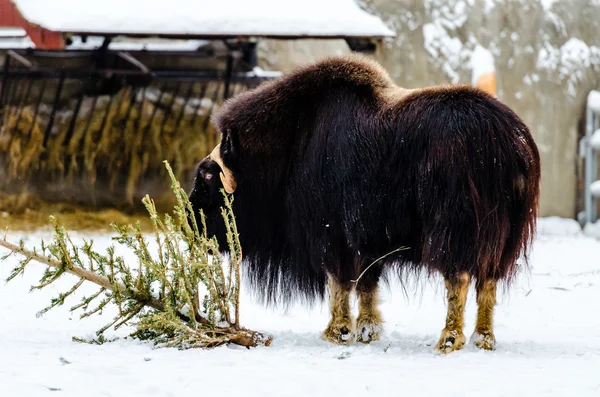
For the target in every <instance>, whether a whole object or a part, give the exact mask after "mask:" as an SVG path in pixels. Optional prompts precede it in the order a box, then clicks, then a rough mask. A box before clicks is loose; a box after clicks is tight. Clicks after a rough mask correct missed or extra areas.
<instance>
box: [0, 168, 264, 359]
mask: <svg viewBox="0 0 600 397" xmlns="http://www.w3.org/2000/svg"><path fill="white" fill-rule="evenodd" d="M165 165H166V167H167V171H168V173H169V175H170V177H171V180H172V190H173V192H174V193H175V197H176V201H177V204H176V205H175V206H174V211H173V216H171V215H169V214H167V215H165V216H164V217H163V218H162V219H161V217H159V215H158V213H157V211H156V208H155V206H154V203H153V201H152V200H151V199H150V198H149V197H148V196H146V197H145V198H144V200H143V203H144V205H145V206H146V209H147V210H148V213H149V216H150V220H151V222H152V225H153V229H154V230H153V234H154V239H155V243H156V254H155V255H152V253H151V249H150V246H149V242H148V240H147V236H146V235H144V234H143V233H142V231H141V230H140V227H139V225H136V226H133V225H128V226H118V225H111V226H112V227H113V228H114V230H115V231H116V232H117V234H118V235H117V236H116V237H114V238H113V239H114V240H115V241H117V242H118V243H119V244H120V245H122V246H124V247H126V248H129V249H131V250H132V251H133V252H134V254H135V255H136V257H137V259H138V268H137V269H132V268H130V267H129V266H127V265H126V264H125V260H124V259H123V257H121V256H118V255H116V254H115V250H114V247H111V248H109V249H108V250H107V253H106V254H101V253H98V252H96V251H94V249H93V242H88V241H84V243H83V245H81V246H77V245H76V244H74V243H73V241H72V240H71V238H70V236H69V235H68V233H67V232H66V231H65V229H64V228H63V227H61V226H60V225H58V223H57V222H56V220H55V219H54V218H51V221H52V224H53V226H54V230H55V234H54V241H53V242H52V243H50V244H48V245H46V244H44V243H43V242H42V246H41V250H37V249H33V250H28V249H26V248H25V246H24V243H23V241H21V242H20V243H19V244H13V243H10V242H8V241H7V240H6V236H5V237H4V239H3V240H0V246H3V247H5V248H7V249H8V250H10V253H9V254H8V255H6V256H4V257H3V258H2V260H5V259H7V258H8V257H9V256H11V255H13V254H18V255H22V256H23V257H24V258H23V259H21V260H20V261H19V265H18V266H17V267H16V268H15V269H13V271H12V272H11V274H10V276H9V277H8V279H7V281H11V280H12V279H14V278H15V277H16V276H18V275H19V274H21V273H22V272H23V271H24V270H25V268H26V267H27V266H29V264H30V263H32V262H38V263H41V264H44V265H46V266H47V269H46V271H45V273H44V274H43V276H42V278H41V279H40V283H39V285H37V286H34V287H32V288H33V289H41V288H44V287H47V286H48V285H50V284H52V283H54V282H55V281H56V280H58V279H60V278H61V276H63V275H65V274H72V275H75V276H77V277H79V280H78V281H77V282H76V283H75V284H74V285H73V287H72V288H70V289H69V290H68V291H65V292H63V293H61V294H60V295H59V296H58V297H56V298H54V299H52V301H51V303H50V305H49V306H48V307H46V308H44V309H43V310H41V311H40V314H43V313H45V312H47V311H48V310H50V309H52V308H54V307H56V306H60V305H63V304H64V303H65V301H66V299H67V298H68V297H70V296H71V295H72V294H73V293H74V292H75V291H77V289H78V288H79V287H80V286H81V285H83V284H84V283H85V282H89V283H94V284H96V285H97V286H98V287H99V289H98V291H97V292H96V293H95V294H93V295H90V296H86V297H84V298H83V299H82V301H81V302H80V303H78V304H77V305H75V306H73V307H71V309H70V310H71V311H78V310H81V311H82V312H83V313H82V315H81V317H82V318H84V317H88V316H91V315H94V314H97V313H100V312H101V311H102V309H103V308H104V307H106V306H107V305H109V304H114V305H116V306H117V307H118V309H119V310H118V314H117V315H116V316H115V318H114V319H113V320H112V321H111V322H110V323H108V324H107V325H106V326H104V327H102V328H101V329H100V330H98V331H97V336H98V337H99V340H100V341H102V340H104V332H105V331H106V330H108V329H109V328H111V327H112V328H114V329H118V328H119V327H121V326H122V325H125V324H130V325H134V326H135V327H136V330H135V332H133V333H132V334H131V336H132V337H134V338H138V339H141V340H149V341H153V342H155V343H156V344H158V345H160V346H167V347H177V348H180V349H187V348H196V347H214V346H219V345H222V344H226V343H234V344H238V345H242V346H246V347H253V346H259V345H265V346H268V345H269V344H270V343H271V337H270V336H268V335H264V334H261V333H259V332H256V331H252V330H248V329H245V328H243V327H241V326H240V324H239V307H240V303H239V296H240V264H241V261H242V251H241V247H240V243H239V239H238V234H237V228H236V224H235V219H234V217H233V213H232V209H231V201H230V199H229V198H228V197H227V196H226V195H225V208H223V209H222V214H223V220H224V222H225V225H226V228H227V236H228V245H229V252H230V258H229V261H228V263H226V262H225V261H224V260H223V257H222V255H221V254H220V253H219V247H218V244H217V242H216V240H215V239H214V238H213V239H209V238H208V236H207V235H206V233H205V232H204V233H200V232H199V230H198V228H197V227H196V226H195V225H196V223H195V221H194V222H192V224H193V227H192V226H190V224H189V223H188V222H187V217H188V214H192V215H191V216H194V215H193V211H191V204H190V203H189V201H188V199H187V195H186V193H185V191H184V190H183V189H182V188H181V187H180V185H179V182H177V179H176V178H175V176H174V174H173V172H172V170H171V168H170V166H169V164H168V162H166V161H165ZM201 221H202V222H204V219H202V220H201ZM204 230H206V229H204ZM203 290H204V291H205V293H202V292H201V291H203Z"/></svg>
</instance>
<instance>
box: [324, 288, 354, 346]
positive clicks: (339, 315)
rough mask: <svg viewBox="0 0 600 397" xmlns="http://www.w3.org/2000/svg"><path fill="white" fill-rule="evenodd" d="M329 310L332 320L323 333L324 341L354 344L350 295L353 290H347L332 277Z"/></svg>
mask: <svg viewBox="0 0 600 397" xmlns="http://www.w3.org/2000/svg"><path fill="white" fill-rule="evenodd" d="M328 284H329V309H330V312H331V320H329V325H328V326H327V329H325V331H324V332H323V339H325V340H327V341H329V342H332V343H338V344H350V343H352V342H354V326H353V321H352V314H351V313H350V293H351V292H352V288H345V287H344V286H342V285H340V284H339V283H338V282H337V281H336V280H334V279H333V278H332V277H329V283H328Z"/></svg>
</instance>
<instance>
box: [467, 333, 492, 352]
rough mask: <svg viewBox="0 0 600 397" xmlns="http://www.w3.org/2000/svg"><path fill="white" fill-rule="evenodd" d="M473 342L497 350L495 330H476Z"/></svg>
mask: <svg viewBox="0 0 600 397" xmlns="http://www.w3.org/2000/svg"><path fill="white" fill-rule="evenodd" d="M471 343H473V344H474V345H475V346H477V347H478V348H480V349H483V350H496V337H495V336H494V333H493V332H483V333H479V332H474V333H473V335H471Z"/></svg>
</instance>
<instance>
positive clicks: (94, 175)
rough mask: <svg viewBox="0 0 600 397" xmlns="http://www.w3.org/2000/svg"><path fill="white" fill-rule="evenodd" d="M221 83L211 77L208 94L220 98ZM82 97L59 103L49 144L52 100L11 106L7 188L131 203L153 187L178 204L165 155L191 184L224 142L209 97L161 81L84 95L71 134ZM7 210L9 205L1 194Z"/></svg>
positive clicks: (3, 173) (6, 130) (4, 160)
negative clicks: (186, 94) (191, 95)
mask: <svg viewBox="0 0 600 397" xmlns="http://www.w3.org/2000/svg"><path fill="white" fill-rule="evenodd" d="M220 88H222V85H219V84H214V85H212V86H210V85H209V89H208V90H207V92H206V95H207V97H212V98H216V97H217V96H216V94H217V93H218V91H216V90H218V89H220ZM189 89H190V90H191V88H189ZM180 91H183V90H180ZM77 102H78V99H77V98H75V99H71V100H69V101H67V103H65V104H64V105H63V106H61V108H60V109H58V110H57V112H56V115H55V118H54V122H53V126H52V128H51V131H50V135H49V139H48V142H47V147H44V146H43V141H44V133H45V131H46V128H47V126H48V123H49V122H50V118H51V110H52V109H51V107H50V106H48V105H44V104H42V105H41V106H40V108H39V110H38V112H37V114H36V109H35V106H33V105H28V106H24V107H18V106H6V107H5V108H4V109H3V113H4V115H3V119H4V123H3V124H2V126H1V127H0V190H2V191H3V192H6V193H11V194H19V193H23V192H29V193H31V194H33V195H34V196H39V197H40V198H41V199H42V200H44V201H49V202H55V201H63V202H72V203H76V204H82V205H91V206H94V207H102V206H109V207H114V208H128V209H132V208H135V207H136V205H137V204H139V203H140V200H141V198H142V197H144V196H145V195H146V194H151V195H153V196H154V197H156V198H157V202H159V203H161V204H163V205H164V206H165V207H167V206H172V204H173V203H172V201H171V200H170V195H168V192H169V188H168V186H169V185H168V180H169V179H168V175H167V174H166V172H165V169H164V166H163V161H164V160H167V161H169V163H170V164H172V166H173V170H174V172H175V176H176V177H177V178H178V179H179V180H181V181H182V183H183V184H184V186H186V184H188V183H189V182H190V181H191V175H192V172H193V169H194V167H195V165H196V164H197V163H198V161H200V159H202V158H203V157H204V156H206V155H207V154H208V153H209V152H210V150H211V149H212V148H213V147H214V146H215V145H216V144H217V143H218V139H219V137H218V134H217V133H216V131H215V130H214V128H213V126H212V124H211V123H210V122H209V117H210V113H211V112H210V111H211V109H212V108H213V102H212V101H211V100H209V99H190V100H188V101H186V100H185V99H184V98H182V97H176V96H174V95H172V94H170V93H168V92H161V91H160V90H158V89H157V88H147V89H144V90H139V89H132V88H126V89H123V90H121V91H119V92H118V93H117V94H116V95H114V96H113V97H110V96H98V97H84V98H83V99H82V101H81V106H80V112H79V114H78V115H77V118H76V120H75V124H74V128H73V131H72V133H71V136H70V138H69V136H68V135H69V127H70V125H71V123H72V121H73V120H72V119H73V115H74V110H73V109H76V107H77ZM165 193H166V195H165ZM167 196H168V197H169V198H168V199H167V198H166V197H167ZM0 210H4V211H6V209H4V208H3V207H2V203H1V202H0Z"/></svg>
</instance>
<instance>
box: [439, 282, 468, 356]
mask: <svg viewBox="0 0 600 397" xmlns="http://www.w3.org/2000/svg"><path fill="white" fill-rule="evenodd" d="M445 281H446V289H447V298H448V315H447V316H446V327H445V328H444V330H443V331H442V335H441V336H440V340H439V341H438V343H437V345H436V347H435V348H436V349H437V350H438V351H439V352H440V353H450V352H453V351H455V350H460V349H462V347H463V346H464V344H465V335H464V334H463V326H464V312H465V303H466V302H467V292H468V291H469V284H470V282H471V276H469V274H468V273H460V274H459V275H457V276H454V277H450V278H446V280H445Z"/></svg>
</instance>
